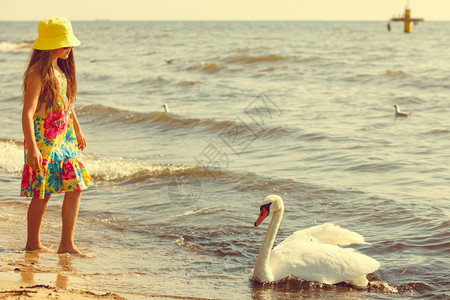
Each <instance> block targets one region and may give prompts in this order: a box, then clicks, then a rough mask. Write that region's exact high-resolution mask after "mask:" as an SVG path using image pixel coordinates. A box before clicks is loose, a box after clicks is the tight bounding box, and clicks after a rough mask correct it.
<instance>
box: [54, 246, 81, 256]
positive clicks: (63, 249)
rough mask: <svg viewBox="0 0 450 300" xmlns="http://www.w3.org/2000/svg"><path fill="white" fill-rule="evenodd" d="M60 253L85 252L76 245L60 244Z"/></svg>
mask: <svg viewBox="0 0 450 300" xmlns="http://www.w3.org/2000/svg"><path fill="white" fill-rule="evenodd" d="M58 253H70V254H79V255H83V252H81V251H80V249H78V248H77V247H76V246H75V245H72V246H68V247H63V246H61V245H60V246H59V249H58Z"/></svg>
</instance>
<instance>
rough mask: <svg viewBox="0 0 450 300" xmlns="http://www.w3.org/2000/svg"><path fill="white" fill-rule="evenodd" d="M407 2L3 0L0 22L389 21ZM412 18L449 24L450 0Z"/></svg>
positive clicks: (417, 7) (426, 4)
mask: <svg viewBox="0 0 450 300" xmlns="http://www.w3.org/2000/svg"><path fill="white" fill-rule="evenodd" d="M406 4H407V0H71V1H64V0H0V21H23V20H26V21H36V20H37V21H38V20H41V19H44V18H47V17H51V16H62V17H66V18H68V19H70V20H72V21H75V20H105V19H108V20H358V21H359V20H388V19H390V18H391V17H392V16H394V15H403V12H404V9H405V6H406ZM410 8H411V12H412V17H415V18H424V19H425V21H427V20H429V21H432V20H440V21H450V14H449V12H450V0H410Z"/></svg>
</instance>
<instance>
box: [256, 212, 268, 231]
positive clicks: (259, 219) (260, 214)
mask: <svg viewBox="0 0 450 300" xmlns="http://www.w3.org/2000/svg"><path fill="white" fill-rule="evenodd" d="M268 215H269V210H268V209H267V208H266V207H261V211H260V213H259V217H258V219H256V221H255V227H258V225H259V224H261V223H262V221H264V219H265V218H266V217H267V216H268Z"/></svg>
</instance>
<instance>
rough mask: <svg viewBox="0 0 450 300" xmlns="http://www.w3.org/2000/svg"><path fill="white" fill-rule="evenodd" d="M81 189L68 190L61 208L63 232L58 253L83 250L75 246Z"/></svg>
mask: <svg viewBox="0 0 450 300" xmlns="http://www.w3.org/2000/svg"><path fill="white" fill-rule="evenodd" d="M80 198H81V191H78V192H66V194H65V196H64V202H63V206H62V210H61V217H62V234H61V243H60V244H59V249H58V253H77V254H81V251H80V250H78V248H77V247H75V245H74V243H73V236H74V233H75V223H76V222H77V217H78V209H79V207H80Z"/></svg>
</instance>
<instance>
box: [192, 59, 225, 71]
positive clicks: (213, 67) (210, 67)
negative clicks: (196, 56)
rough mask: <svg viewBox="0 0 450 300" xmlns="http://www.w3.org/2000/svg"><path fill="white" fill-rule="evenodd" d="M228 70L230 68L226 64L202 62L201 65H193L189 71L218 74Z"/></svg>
mask: <svg viewBox="0 0 450 300" xmlns="http://www.w3.org/2000/svg"><path fill="white" fill-rule="evenodd" d="M226 68H228V66H227V65H226V64H224V63H220V62H215V61H214V62H208V61H202V62H201V63H198V64H195V65H192V66H190V67H188V68H187V70H188V71H197V70H199V71H203V72H207V73H217V72H219V71H221V70H225V69H226Z"/></svg>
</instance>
